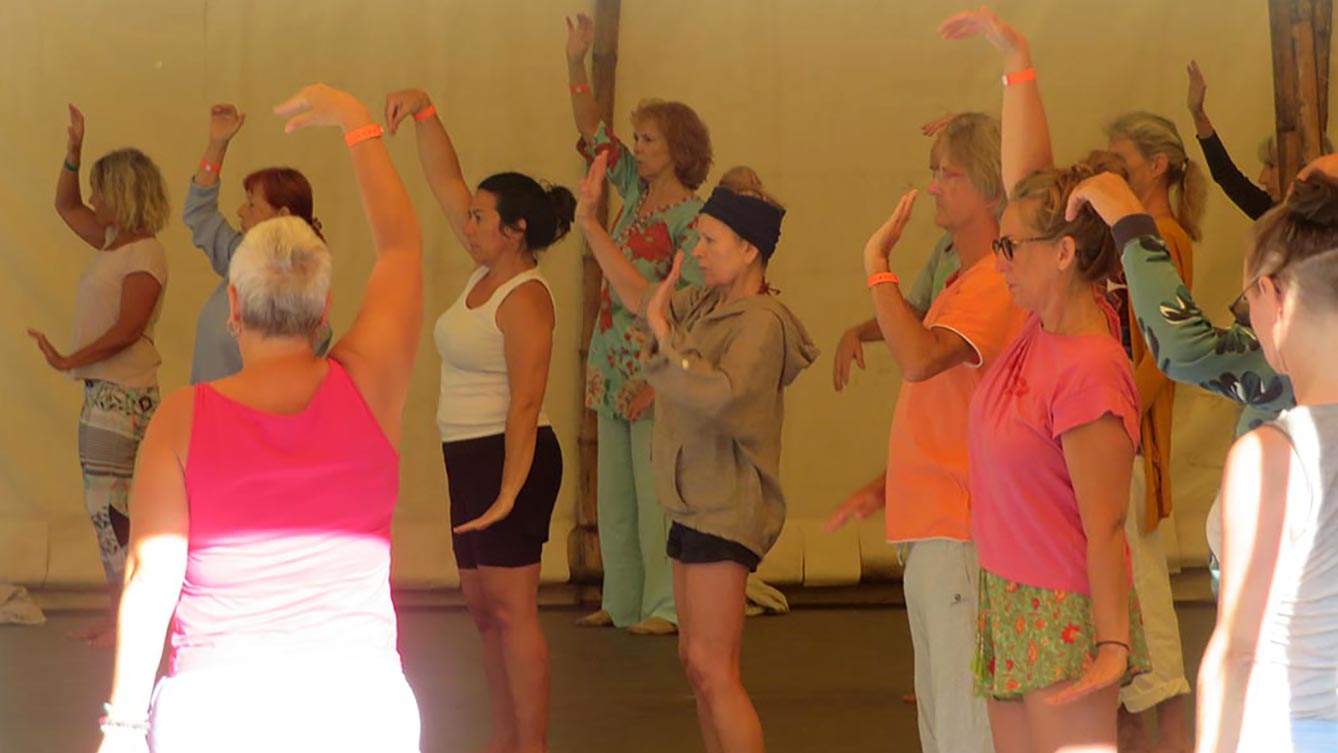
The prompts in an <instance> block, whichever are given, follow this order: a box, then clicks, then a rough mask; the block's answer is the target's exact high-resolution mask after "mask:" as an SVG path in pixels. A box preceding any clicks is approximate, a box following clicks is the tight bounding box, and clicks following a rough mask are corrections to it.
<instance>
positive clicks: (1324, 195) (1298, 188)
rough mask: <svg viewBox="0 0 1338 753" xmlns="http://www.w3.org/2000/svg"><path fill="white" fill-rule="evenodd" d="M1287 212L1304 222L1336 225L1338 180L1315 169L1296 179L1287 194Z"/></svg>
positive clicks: (1337, 220) (1327, 225) (1337, 224)
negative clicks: (1303, 178) (1302, 177)
mask: <svg viewBox="0 0 1338 753" xmlns="http://www.w3.org/2000/svg"><path fill="white" fill-rule="evenodd" d="M1287 213H1288V214H1290V215H1291V216H1292V217H1293V218H1294V219H1297V220H1301V221H1304V222H1310V223H1314V224H1316V225H1321V226H1324V227H1335V226H1338V180H1335V179H1334V178H1333V177H1332V176H1330V175H1328V174H1326V173H1321V172H1319V171H1315V172H1312V173H1311V174H1310V175H1308V176H1306V178H1305V180H1298V181H1296V182H1295V183H1294V184H1293V185H1292V190H1291V193H1289V194H1288V195H1287Z"/></svg>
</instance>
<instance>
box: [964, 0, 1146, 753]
mask: <svg viewBox="0 0 1338 753" xmlns="http://www.w3.org/2000/svg"><path fill="white" fill-rule="evenodd" d="M940 31H941V33H942V34H943V36H945V37H946V38H949V39H956V38H963V37H967V36H975V35H980V36H985V37H986V38H987V39H989V41H990V42H991V43H992V44H994V45H995V46H996V47H998V48H999V49H1000V50H1001V51H1003V52H1004V56H1005V71H1007V72H1008V75H1007V76H1006V77H1005V89H1004V92H1005V93H1004V104H1003V139H1002V141H1003V154H1002V171H1003V177H1004V184H1005V185H1008V186H1012V187H1013V188H1012V190H1011V191H1010V193H1009V204H1008V209H1007V210H1006V211H1005V212H1004V215H1003V217H1002V219H1001V220H1000V227H999V239H998V240H997V241H996V242H995V253H996V261H997V264H998V267H999V270H1000V272H1001V273H1002V274H1003V276H1004V279H1005V281H1006V282H1007V283H1008V287H1009V290H1010V292H1011V293H1012V294H1013V298H1014V300H1016V301H1017V303H1018V305H1020V306H1022V307H1023V308H1025V309H1027V310H1029V311H1031V312H1032V314H1031V316H1030V318H1029V319H1028V321H1027V323H1026V325H1025V326H1024V328H1023V331H1022V334H1021V335H1019V336H1018V339H1017V340H1015V341H1014V342H1013V344H1012V345H1011V346H1010V347H1009V349H1008V350H1007V351H1006V352H1005V353H1004V355H1003V356H1001V357H1000V358H999V359H998V360H997V361H996V362H995V364H994V366H993V368H992V369H991V371H990V373H989V374H987V375H986V376H985V378H984V380H983V381H982V382H981V384H980V386H979V387H978V388H977V389H976V392H975V396H974V397H973V399H972V403H971V413H970V432H971V439H970V468H971V498H972V516H971V537H972V539H974V540H975V542H976V547H977V550H978V553H979V557H980V565H981V570H982V572H981V578H980V584H981V585H980V629H979V642H978V647H977V651H976V657H975V662H974V667H973V669H974V672H975V676H976V692H977V693H979V694H980V695H983V696H985V697H986V698H987V701H988V708H989V715H990V726H991V728H992V731H993V735H994V744H995V749H996V751H998V753H1012V752H1013V751H1017V752H1019V753H1022V752H1025V753H1034V752H1035V751H1058V750H1066V749H1072V748H1074V747H1082V748H1083V749H1084V750H1101V751H1111V753H1113V752H1114V751H1115V740H1116V729H1115V720H1116V708H1117V704H1118V702H1119V695H1118V693H1119V685H1120V684H1121V683H1122V682H1128V681H1129V680H1131V679H1132V678H1133V677H1134V676H1135V675H1137V674H1140V673H1142V672H1145V671H1147V669H1148V660H1147V647H1146V645H1145V642H1144V640H1143V631H1142V626H1141V620H1140V617H1139V610H1138V604H1137V600H1136V599H1135V598H1134V595H1133V592H1132V587H1131V576H1130V571H1129V559H1128V556H1129V555H1128V544H1127V542H1126V540H1125V536H1124V519H1125V513H1126V511H1127V509H1128V500H1129V484H1130V475H1131V468H1132V466H1133V460H1134V450H1135V448H1136V447H1137V446H1138V439H1139V429H1138V426H1139V405H1138V396H1137V393H1136V391H1135V387H1134V381H1133V373H1132V370H1131V368H1130V366H1129V359H1128V358H1127V357H1126V356H1125V353H1124V349H1123V347H1122V346H1121V344H1120V339H1119V333H1120V328H1119V322H1118V320H1117V318H1116V316H1115V312H1114V309H1113V308H1111V306H1110V305H1109V303H1108V302H1107V301H1106V299H1105V296H1104V295H1103V294H1102V293H1101V292H1100V290H1099V288H1098V286H1103V285H1104V283H1105V280H1106V278H1107V277H1109V276H1110V274H1111V273H1113V272H1114V271H1115V270H1116V269H1117V268H1118V261H1119V255H1118V250H1117V249H1116V247H1115V242H1114V239H1113V238H1112V237H1111V234H1110V231H1109V229H1108V228H1107V227H1106V225H1105V223H1104V222H1103V221H1102V220H1101V218H1100V217H1099V216H1098V215H1097V214H1096V213H1095V212H1094V211H1092V210H1091V209H1090V208H1084V209H1083V210H1082V211H1080V212H1077V213H1075V215H1074V217H1073V218H1072V219H1070V218H1068V217H1067V216H1066V209H1067V203H1068V199H1069V194H1070V193H1071V192H1072V191H1073V189H1074V188H1075V187H1076V186H1077V185H1078V184H1079V183H1080V182H1081V181H1082V180H1083V179H1085V178H1087V177H1090V176H1092V175H1094V174H1097V173H1099V172H1118V171H1119V170H1120V169H1121V167H1120V166H1121V163H1120V162H1119V160H1118V158H1117V157H1116V156H1115V155H1113V154H1107V153H1099V152H1098V153H1093V154H1092V155H1091V156H1090V157H1089V158H1088V159H1087V160H1085V161H1083V162H1081V163H1079V164H1077V165H1074V166H1072V167H1069V168H1067V169H1056V168H1055V167H1054V166H1053V164H1054V161H1053V158H1052V156H1051V153H1050V138H1049V133H1048V131H1047V129H1046V124H1045V116H1044V110H1043V108H1042V107H1041V100H1040V94H1039V91H1038V90H1037V88H1036V83H1035V76H1034V70H1033V69H1032V67H1031V60H1030V53H1029V51H1028V47H1027V43H1026V40H1025V39H1024V38H1023V37H1022V36H1021V35H1020V34H1018V33H1017V32H1016V31H1015V30H1013V29H1012V28H1011V27H1009V26H1007V25H1006V24H1004V23H1002V22H1001V21H999V19H998V18H997V17H995V16H994V14H993V13H991V12H990V11H989V10H988V9H984V8H982V9H981V10H980V11H969V12H966V13H962V14H959V15H957V16H954V17H953V18H951V19H949V20H948V21H946V22H945V23H944V24H943V26H942V27H941V29H940Z"/></svg>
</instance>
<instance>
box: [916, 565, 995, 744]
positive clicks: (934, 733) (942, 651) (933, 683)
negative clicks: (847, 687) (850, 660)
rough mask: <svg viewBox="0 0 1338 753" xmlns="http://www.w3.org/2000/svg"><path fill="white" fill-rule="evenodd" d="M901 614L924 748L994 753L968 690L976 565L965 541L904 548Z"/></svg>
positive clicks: (985, 721) (980, 709) (985, 719)
mask: <svg viewBox="0 0 1338 753" xmlns="http://www.w3.org/2000/svg"><path fill="white" fill-rule="evenodd" d="M902 584H903V588H904V590H905V593H906V615H907V616H908V617H909V618H910V623H911V643H912V645H913V646H914V648H915V699H916V707H917V709H916V710H917V712H918V717H919V719H918V721H919V726H920V749H921V750H922V751H924V753H993V751H994V741H993V738H991V737H990V721H989V716H988V715H987V713H986V711H985V700H984V699H983V698H977V697H976V696H975V694H974V693H973V692H972V686H973V684H974V681H973V676H972V674H971V661H972V658H973V657H974V656H975V651H976V630H977V620H978V617H977V601H978V597H979V588H980V563H979V561H978V560H977V559H976V546H975V544H972V543H971V542H969V541H966V542H962V541H944V540H935V541H917V542H915V543H914V544H911V545H910V546H909V547H907V554H906V567H905V574H904V576H903V578H902Z"/></svg>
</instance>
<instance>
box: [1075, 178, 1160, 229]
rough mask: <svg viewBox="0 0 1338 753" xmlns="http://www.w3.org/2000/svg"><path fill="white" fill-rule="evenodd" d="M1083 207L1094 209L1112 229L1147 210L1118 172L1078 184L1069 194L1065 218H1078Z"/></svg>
mask: <svg viewBox="0 0 1338 753" xmlns="http://www.w3.org/2000/svg"><path fill="white" fill-rule="evenodd" d="M1084 205H1087V206H1090V207H1092V209H1093V210H1094V211H1095V212H1096V213H1097V214H1098V215H1100V216H1101V219H1102V220H1103V221H1104V222H1105V223H1106V224H1107V225H1111V226H1113V225H1114V224H1115V223H1117V222H1119V221H1120V220H1122V219H1124V218H1125V217H1128V216H1129V215H1132V214H1143V213H1145V212H1146V211H1147V210H1145V209H1144V208H1143V204H1142V202H1140V201H1139V200H1138V197H1137V196H1135V195H1134V191H1133V189H1132V188H1130V187H1129V184H1128V183H1125V182H1124V178H1121V177H1120V176H1118V175H1116V174H1115V173H1098V174H1096V175H1093V176H1092V177H1090V178H1088V179H1086V180H1084V181H1083V182H1081V183H1079V184H1078V185H1077V186H1076V187H1075V188H1074V189H1073V192H1072V193H1071V194H1069V203H1068V206H1067V207H1065V209H1064V217H1065V219H1067V220H1070V221H1072V220H1074V219H1076V218H1077V216H1078V213H1079V212H1081V211H1082V208H1083V206H1084Z"/></svg>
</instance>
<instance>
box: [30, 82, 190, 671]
mask: <svg viewBox="0 0 1338 753" xmlns="http://www.w3.org/2000/svg"><path fill="white" fill-rule="evenodd" d="M68 134H69V140H68V142H67V143H66V149H65V163H64V165H63V166H62V167H61V169H60V177H59V178H58V179H57V181H56V211H57V212H58V213H59V214H60V217H61V219H62V220H64V221H65V224H66V225H68V226H69V228H70V229H71V230H73V231H74V232H75V234H76V235H78V236H79V237H80V238H82V239H83V240H84V242H85V243H87V244H88V245H90V246H92V247H93V248H95V249H97V250H98V253H97V254H95V255H94V256H93V258H92V259H91V260H90V261H89V263H88V266H86V267H85V268H84V272H83V274H82V275H80V277H79V292H78V296H77V297H76V299H75V307H74V327H73V332H72V335H71V338H70V346H71V348H72V352H70V353H69V354H68V355H63V354H61V353H60V352H59V351H57V350H56V348H55V347H54V346H53V345H52V344H51V342H50V341H49V340H48V339H47V336H46V335H45V334H43V333H42V332H40V331H38V330H35V329H29V330H28V334H29V335H31V336H32V337H33V339H35V340H36V341H37V346H38V347H39V348H40V349H41V350H42V355H43V356H45V357H46V361H47V363H48V364H50V365H51V367H52V368H54V369H56V370H57V371H61V372H64V373H66V374H68V375H69V376H70V377H72V378H74V379H78V380H81V381H82V382H83V387H84V407H83V410H82V411H81V412H80V414H79V467H80V469H81V470H82V471H83V476H84V506H85V508H86V509H87V511H88V516H89V518H90V519H91V520H92V521H93V529H94V531H95V532H96V533H97V539H98V551H99V554H100V555H101V559H102V570H103V574H104V575H105V576H106V578H107V582H108V584H110V586H111V589H110V590H111V612H110V614H109V615H108V616H107V617H106V618H104V619H102V620H99V621H97V622H95V623H93V624H92V625H90V626H88V627H87V628H84V629H82V630H78V631H75V632H73V633H70V635H69V637H71V638H74V639H77V640H86V641H88V642H89V643H90V644H91V645H94V646H102V647H106V646H110V645H111V644H112V640H113V638H114V637H115V635H116V617H115V616H116V610H117V604H118V601H119V599H120V592H121V579H122V576H123V574H124V573H125V545H126V542H127V540H128V537H129V534H130V504H129V492H130V476H131V475H132V474H133V473H134V469H135V453H136V452H137V451H138V449H139V443H140V440H141V439H142V438H143V437H144V428H145V427H146V426H147V425H148V423H149V418H150V417H152V416H153V411H154V409H155V408H157V406H158V364H160V363H161V362H162V359H161V358H160V357H159V356H158V349H157V348H156V347H154V344H153V327H154V324H155V323H156V322H157V321H158V314H159V312H160V311H161V310H162V300H163V290H164V289H165V288H166V287H167V254H166V252H165V251H164V250H163V245H162V244H161V243H159V242H158V239H157V238H156V237H155V235H156V234H157V233H158V231H160V230H162V229H163V226H164V225H166V224H167V216H168V206H167V193H166V191H165V190H164V187H163V177H162V174H161V173H159V171H158V166H157V165H155V164H154V163H153V160H151V159H149V157H148V156H147V155H145V154H144V153H143V152H141V151H139V150H138V149H117V150H116V151H113V152H110V153H108V154H106V155H104V156H102V157H101V158H99V159H98V161H97V162H95V163H94V164H93V170H92V171H91V174H90V175H89V185H90V188H92V190H93V192H92V195H91V196H90V197H89V203H88V204H85V203H84V200H83V196H82V195H81V194H80V191H79V168H80V162H81V159H80V157H81V154H82V152H83V144H84V115H83V113H81V112H80V111H79V109H78V108H76V107H75V106H74V105H70V125H69V130H68Z"/></svg>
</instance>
